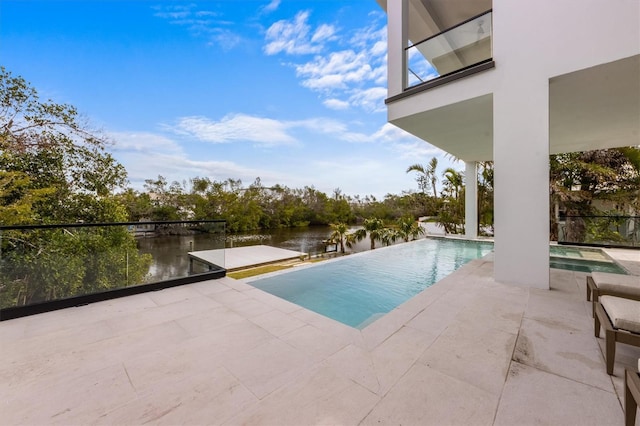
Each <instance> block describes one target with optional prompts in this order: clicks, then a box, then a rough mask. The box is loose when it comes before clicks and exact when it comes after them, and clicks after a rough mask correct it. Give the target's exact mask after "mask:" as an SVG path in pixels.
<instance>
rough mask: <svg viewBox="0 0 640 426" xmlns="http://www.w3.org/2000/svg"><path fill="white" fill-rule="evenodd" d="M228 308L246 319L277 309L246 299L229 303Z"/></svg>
mask: <svg viewBox="0 0 640 426" xmlns="http://www.w3.org/2000/svg"><path fill="white" fill-rule="evenodd" d="M227 307H228V308H229V309H231V310H232V311H234V312H237V313H239V314H240V315H242V316H243V317H245V318H251V317H255V316H258V315H262V314H265V313H267V312H270V311H273V310H274V309H275V308H274V307H273V306H270V305H267V304H266V303H263V302H260V301H258V300H255V299H245V300H238V301H236V302H231V303H227Z"/></svg>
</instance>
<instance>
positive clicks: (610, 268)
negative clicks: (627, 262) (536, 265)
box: [549, 246, 627, 274]
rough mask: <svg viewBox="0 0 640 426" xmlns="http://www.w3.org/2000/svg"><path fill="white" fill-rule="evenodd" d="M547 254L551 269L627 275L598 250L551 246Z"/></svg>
mask: <svg viewBox="0 0 640 426" xmlns="http://www.w3.org/2000/svg"><path fill="white" fill-rule="evenodd" d="M549 254H550V258H549V266H550V267H552V268H559V269H567V270H569V271H580V272H610V273H614V274H626V273H627V272H626V271H625V270H624V269H622V268H621V267H620V266H619V265H618V264H617V263H615V262H614V261H612V260H611V259H610V258H609V256H607V255H606V254H605V253H604V252H603V251H602V250H599V249H590V248H584V247H568V246H551V247H550V248H549Z"/></svg>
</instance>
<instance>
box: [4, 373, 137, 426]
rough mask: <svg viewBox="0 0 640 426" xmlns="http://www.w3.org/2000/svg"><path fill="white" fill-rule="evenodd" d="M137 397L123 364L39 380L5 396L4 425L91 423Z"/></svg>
mask: <svg viewBox="0 0 640 426" xmlns="http://www.w3.org/2000/svg"><path fill="white" fill-rule="evenodd" d="M135 398H136V394H135V391H134V389H133V387H132V386H131V384H130V383H129V380H128V378H127V374H126V372H125V370H124V368H123V367H122V365H112V366H108V367H105V368H102V369H100V370H97V371H94V372H91V373H90V374H86V375H82V376H75V377H74V376H67V377H64V376H62V377H60V378H59V379H58V380H56V381H54V382H49V383H37V384H34V385H33V386H31V387H30V389H29V390H28V391H26V392H25V391H23V392H20V393H16V394H12V395H7V396H5V397H3V401H2V402H3V409H2V420H1V423H2V424H3V425H11V424H30V425H37V424H62V425H71V424H78V425H79V424H89V423H93V422H95V420H96V419H97V418H99V417H100V416H101V415H103V414H106V413H108V412H109V411H111V410H113V409H114V408H116V407H118V406H120V405H122V404H125V403H126V402H128V401H131V400H133V399H135Z"/></svg>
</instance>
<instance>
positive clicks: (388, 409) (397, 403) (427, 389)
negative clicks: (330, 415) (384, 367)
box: [361, 364, 498, 426]
mask: <svg viewBox="0 0 640 426" xmlns="http://www.w3.org/2000/svg"><path fill="white" fill-rule="evenodd" d="M497 404H498V398H497V397H496V396H495V395H492V394H491V393H489V392H486V391H484V390H482V389H479V388H476V387H474V386H472V385H469V384H468V383H466V382H463V381H461V380H458V379H456V378H453V377H451V376H448V375H446V374H443V373H441V372H439V371H437V370H434V369H432V368H429V367H426V366H424V365H421V364H415V365H414V366H413V367H412V368H411V369H410V370H409V371H408V372H407V373H406V374H405V375H404V376H403V377H402V379H400V381H399V382H398V383H397V384H396V385H395V386H394V387H393V388H392V389H391V390H390V391H389V393H388V394H387V395H386V396H385V398H384V399H383V400H381V401H380V402H379V403H378V404H377V405H376V406H375V407H374V408H373V410H371V413H369V415H368V416H367V417H366V418H365V419H364V420H363V421H362V423H361V424H362V425H380V424H386V425H421V426H427V425H438V426H442V425H490V424H491V423H492V421H493V417H494V414H495V410H496V406H497Z"/></svg>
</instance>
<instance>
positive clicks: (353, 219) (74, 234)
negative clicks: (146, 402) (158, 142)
mask: <svg viewBox="0 0 640 426" xmlns="http://www.w3.org/2000/svg"><path fill="white" fill-rule="evenodd" d="M110 146H111V141H110V140H109V139H108V138H107V137H105V135H104V134H102V133H101V132H100V131H97V130H95V129H92V128H91V127H90V126H89V124H88V123H87V122H86V121H85V120H83V119H82V117H81V116H80V115H79V114H78V111H77V110H76V108H75V107H73V106H71V105H66V104H58V103H55V102H53V101H51V100H47V101H43V100H41V99H40V97H39V95H38V92H37V91H36V90H35V88H33V87H32V86H31V85H30V84H29V83H28V82H26V81H25V80H24V79H23V78H22V77H15V76H13V75H12V74H11V73H10V72H8V71H7V70H6V69H5V68H4V67H0V224H1V225H3V226H7V225H29V224H60V223H76V222H85V223H108V222H128V221H141V220H152V221H165V220H205V219H207V220H209V219H223V220H225V221H226V223H227V232H230V233H235V232H245V231H253V230H259V229H262V230H267V229H274V228H283V227H296V226H307V225H332V236H331V238H333V239H334V240H335V241H336V242H337V243H338V244H339V245H340V248H341V250H342V251H343V250H344V246H345V245H347V246H348V245H349V244H353V242H354V241H357V240H361V239H363V238H367V237H368V238H370V239H371V247H372V248H373V247H374V246H375V242H376V241H380V242H382V243H383V244H386V243H389V242H391V241H393V240H394V239H409V238H415V237H416V236H417V235H419V234H416V232H420V231H419V230H417V228H415V226H416V223H415V222H416V219H417V218H419V217H428V218H429V219H428V220H432V221H435V222H438V223H440V224H441V225H442V226H443V228H444V230H445V231H446V232H447V233H463V232H464V230H465V229H464V227H465V223H464V193H465V183H466V182H465V180H466V177H465V176H464V173H463V172H460V171H457V170H455V169H453V168H446V169H445V170H444V171H442V172H440V171H439V170H438V161H437V159H436V158H433V159H432V160H431V161H430V162H429V163H427V164H426V165H421V164H414V165H411V166H409V167H408V168H407V170H406V173H412V174H414V176H416V182H417V184H418V185H417V186H418V189H417V190H407V191H403V192H402V193H400V194H387V195H386V196H384V197H382V198H380V199H378V198H376V197H374V196H372V195H368V196H363V197H362V196H359V195H347V194H344V193H343V192H342V191H341V190H340V189H339V188H337V189H335V190H334V191H333V192H332V193H331V194H329V195H327V194H325V193H323V192H322V191H318V190H317V189H315V188H314V187H313V186H305V187H304V188H289V187H287V186H283V185H273V186H265V185H263V184H262V182H261V180H260V178H256V179H255V180H254V181H253V182H252V183H250V184H249V185H245V184H244V183H243V182H242V181H240V180H237V179H232V178H229V179H226V180H224V181H217V180H212V179H210V178H209V177H206V176H205V177H193V178H191V179H189V180H184V181H182V182H168V181H167V179H166V178H165V177H163V176H157V177H156V178H153V179H148V180H146V181H145V184H144V190H136V189H133V188H130V187H128V182H127V172H126V170H125V168H124V167H123V166H122V165H121V164H120V163H118V162H117V161H116V160H115V159H114V158H113V156H112V155H111V154H110V153H109V147H110ZM493 176H494V168H493V164H492V163H491V162H484V163H480V167H479V171H478V176H477V177H476V178H477V182H478V224H479V231H480V233H481V234H482V233H487V234H492V233H493V192H494V188H493V185H494V178H493ZM473 181H475V179H474V180H473ZM550 197H551V203H550V204H551V209H552V211H551V212H550V235H551V239H554V238H557V231H556V230H557V226H556V225H557V222H558V218H559V216H560V213H563V214H566V215H575V216H580V215H582V216H586V215H590V214H597V213H599V212H600V213H601V212H602V209H603V208H604V209H605V210H606V214H610V215H615V214H630V213H634V214H637V212H638V210H639V209H640V149H639V148H638V147H624V148H618V149H609V150H597V151H588V152H581V153H566V154H558V155H553V156H551V157H550ZM514 213H517V212H514ZM355 224H358V225H362V230H361V231H360V232H358V233H355V232H354V233H351V234H349V233H346V232H343V230H344V229H345V228H344V227H345V226H347V228H346V229H349V228H348V226H349V225H355ZM412 227H413V228H412ZM587 228H588V227H587V226H584V227H583V228H580V229H578V228H576V229H574V230H572V232H573V234H576V235H579V234H580V233H582V234H585V235H586V234H589V233H591V234H595V233H597V232H600V233H601V234H602V233H605V232H609V231H607V230H606V229H602V230H598V229H595V230H594V229H587ZM81 233H85V234H86V233H87V230H82V229H81V228H78V229H76V228H74V229H60V230H57V231H56V232H35V231H29V232H27V231H19V230H13V231H10V232H9V231H5V232H2V234H1V237H2V238H1V240H0V262H2V263H1V269H2V271H1V274H0V280H1V281H0V303H2V306H5V303H9V304H12V303H13V304H26V303H31V302H34V301H39V300H48V299H50V298H54V297H57V298H59V297H65V296H68V295H70V294H73V293H74V292H76V291H77V290H78V289H85V290H86V289H94V288H107V287H109V286H111V285H113V277H114V276H117V277H122V278H119V279H118V283H117V286H120V285H128V284H129V283H139V282H142V281H143V280H144V277H145V275H146V273H147V271H148V268H149V265H150V262H151V259H150V258H149V257H148V256H144V255H140V254H138V252H137V250H136V241H135V238H134V236H133V235H132V234H131V233H129V232H127V231H126V230H124V229H123V228H119V227H113V228H104V229H103V230H102V231H100V232H94V233H93V234H91V235H90V236H88V235H81ZM583 236H584V235H583ZM81 237H82V238H83V242H82V244H80V243H78V241H79V240H80V238H81ZM612 238H613V237H612ZM97 253H100V256H98V255H97ZM123 253H125V254H124V256H125V257H126V259H123V258H122V256H123ZM125 262H126V265H127V268H126V270H124V269H123V268H124V266H122V265H124V264H125ZM114 265H115V266H114ZM61 277H65V280H64V282H65V283H66V284H64V285H63V284H61V283H62V280H61Z"/></svg>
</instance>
